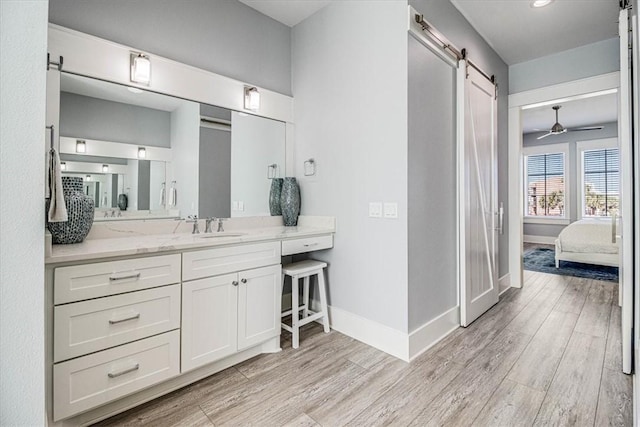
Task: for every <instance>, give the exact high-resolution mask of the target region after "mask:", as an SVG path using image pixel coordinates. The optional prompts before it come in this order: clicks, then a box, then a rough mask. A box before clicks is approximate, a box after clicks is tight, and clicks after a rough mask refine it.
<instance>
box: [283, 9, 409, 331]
mask: <svg viewBox="0 0 640 427" xmlns="http://www.w3.org/2000/svg"><path fill="white" fill-rule="evenodd" d="M406 22H407V4H406V2H402V1H349V2H333V3H331V4H330V5H329V6H327V7H326V8H324V9H322V10H320V11H319V12H318V13H316V14H315V15H312V16H311V17H310V18H308V19H306V20H305V21H303V22H302V23H300V24H298V25H296V26H295V27H294V28H293V32H292V64H293V67H292V75H293V85H292V89H293V96H294V102H295V120H294V121H295V124H296V125H295V141H296V152H295V171H296V173H295V174H296V176H297V177H298V179H299V182H300V187H301V198H302V209H301V213H302V214H303V215H304V214H307V215H335V216H336V218H337V232H336V235H335V244H334V248H333V249H332V250H331V251H327V252H325V253H316V254H314V258H320V259H323V260H326V261H327V262H328V263H329V264H330V266H329V280H328V286H329V300H330V305H331V306H333V307H336V308H338V309H341V310H345V311H347V312H349V313H352V314H355V315H358V316H361V317H364V318H366V319H369V320H372V321H375V322H378V323H381V324H383V325H386V326H389V327H391V328H393V329H396V330H398V331H402V332H407V329H408V326H407V299H408V294H407V23H406ZM308 158H314V159H315V161H316V165H317V173H316V175H315V176H311V177H304V176H303V161H304V160H305V159H308ZM369 202H397V203H398V213H399V217H398V219H379V218H377V219H374V218H369V217H368V204H369Z"/></svg>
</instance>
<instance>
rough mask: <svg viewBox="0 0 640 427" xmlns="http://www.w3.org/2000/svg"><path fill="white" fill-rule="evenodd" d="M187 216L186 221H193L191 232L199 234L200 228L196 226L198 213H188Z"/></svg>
mask: <svg viewBox="0 0 640 427" xmlns="http://www.w3.org/2000/svg"><path fill="white" fill-rule="evenodd" d="M187 218H189V219H188V220H187V222H192V223H193V230H192V231H191V234H200V229H199V228H198V215H189V216H188V217H187Z"/></svg>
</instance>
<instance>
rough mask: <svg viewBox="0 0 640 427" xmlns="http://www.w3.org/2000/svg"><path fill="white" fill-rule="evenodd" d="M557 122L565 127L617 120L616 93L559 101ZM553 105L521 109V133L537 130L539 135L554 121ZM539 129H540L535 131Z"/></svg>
mask: <svg viewBox="0 0 640 427" xmlns="http://www.w3.org/2000/svg"><path fill="white" fill-rule="evenodd" d="M553 105H560V106H561V107H562V108H560V110H559V111H558V117H559V122H560V123H561V124H562V126H564V127H565V128H576V127H582V126H593V125H600V124H603V123H608V122H615V121H617V120H618V95H617V94H616V93H612V94H608V95H601V96H594V97H591V98H585V99H580V100H575V101H565V102H559V103H558V104H553ZM553 105H546V106H544V107H537V108H532V109H529V110H523V111H522V131H523V133H532V132H539V133H540V134H541V135H542V134H544V133H546V132H547V130H548V129H550V128H551V126H553V124H554V123H555V122H556V116H555V114H556V113H555V111H553V109H552V108H551V107H552V106H553ZM536 129H541V130H542V131H536Z"/></svg>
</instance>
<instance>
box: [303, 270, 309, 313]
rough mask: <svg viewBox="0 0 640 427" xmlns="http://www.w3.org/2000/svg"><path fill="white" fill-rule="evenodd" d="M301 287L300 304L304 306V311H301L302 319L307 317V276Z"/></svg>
mask: <svg viewBox="0 0 640 427" xmlns="http://www.w3.org/2000/svg"><path fill="white" fill-rule="evenodd" d="M303 282H304V283H303V285H302V304H303V305H304V307H305V308H304V310H302V317H303V318H305V317H308V316H309V276H307V277H305V278H304V280H303Z"/></svg>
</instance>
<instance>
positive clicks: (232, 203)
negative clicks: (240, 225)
mask: <svg viewBox="0 0 640 427" xmlns="http://www.w3.org/2000/svg"><path fill="white" fill-rule="evenodd" d="M231 210H234V211H237V210H238V201H237V200H234V201H233V202H231Z"/></svg>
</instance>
